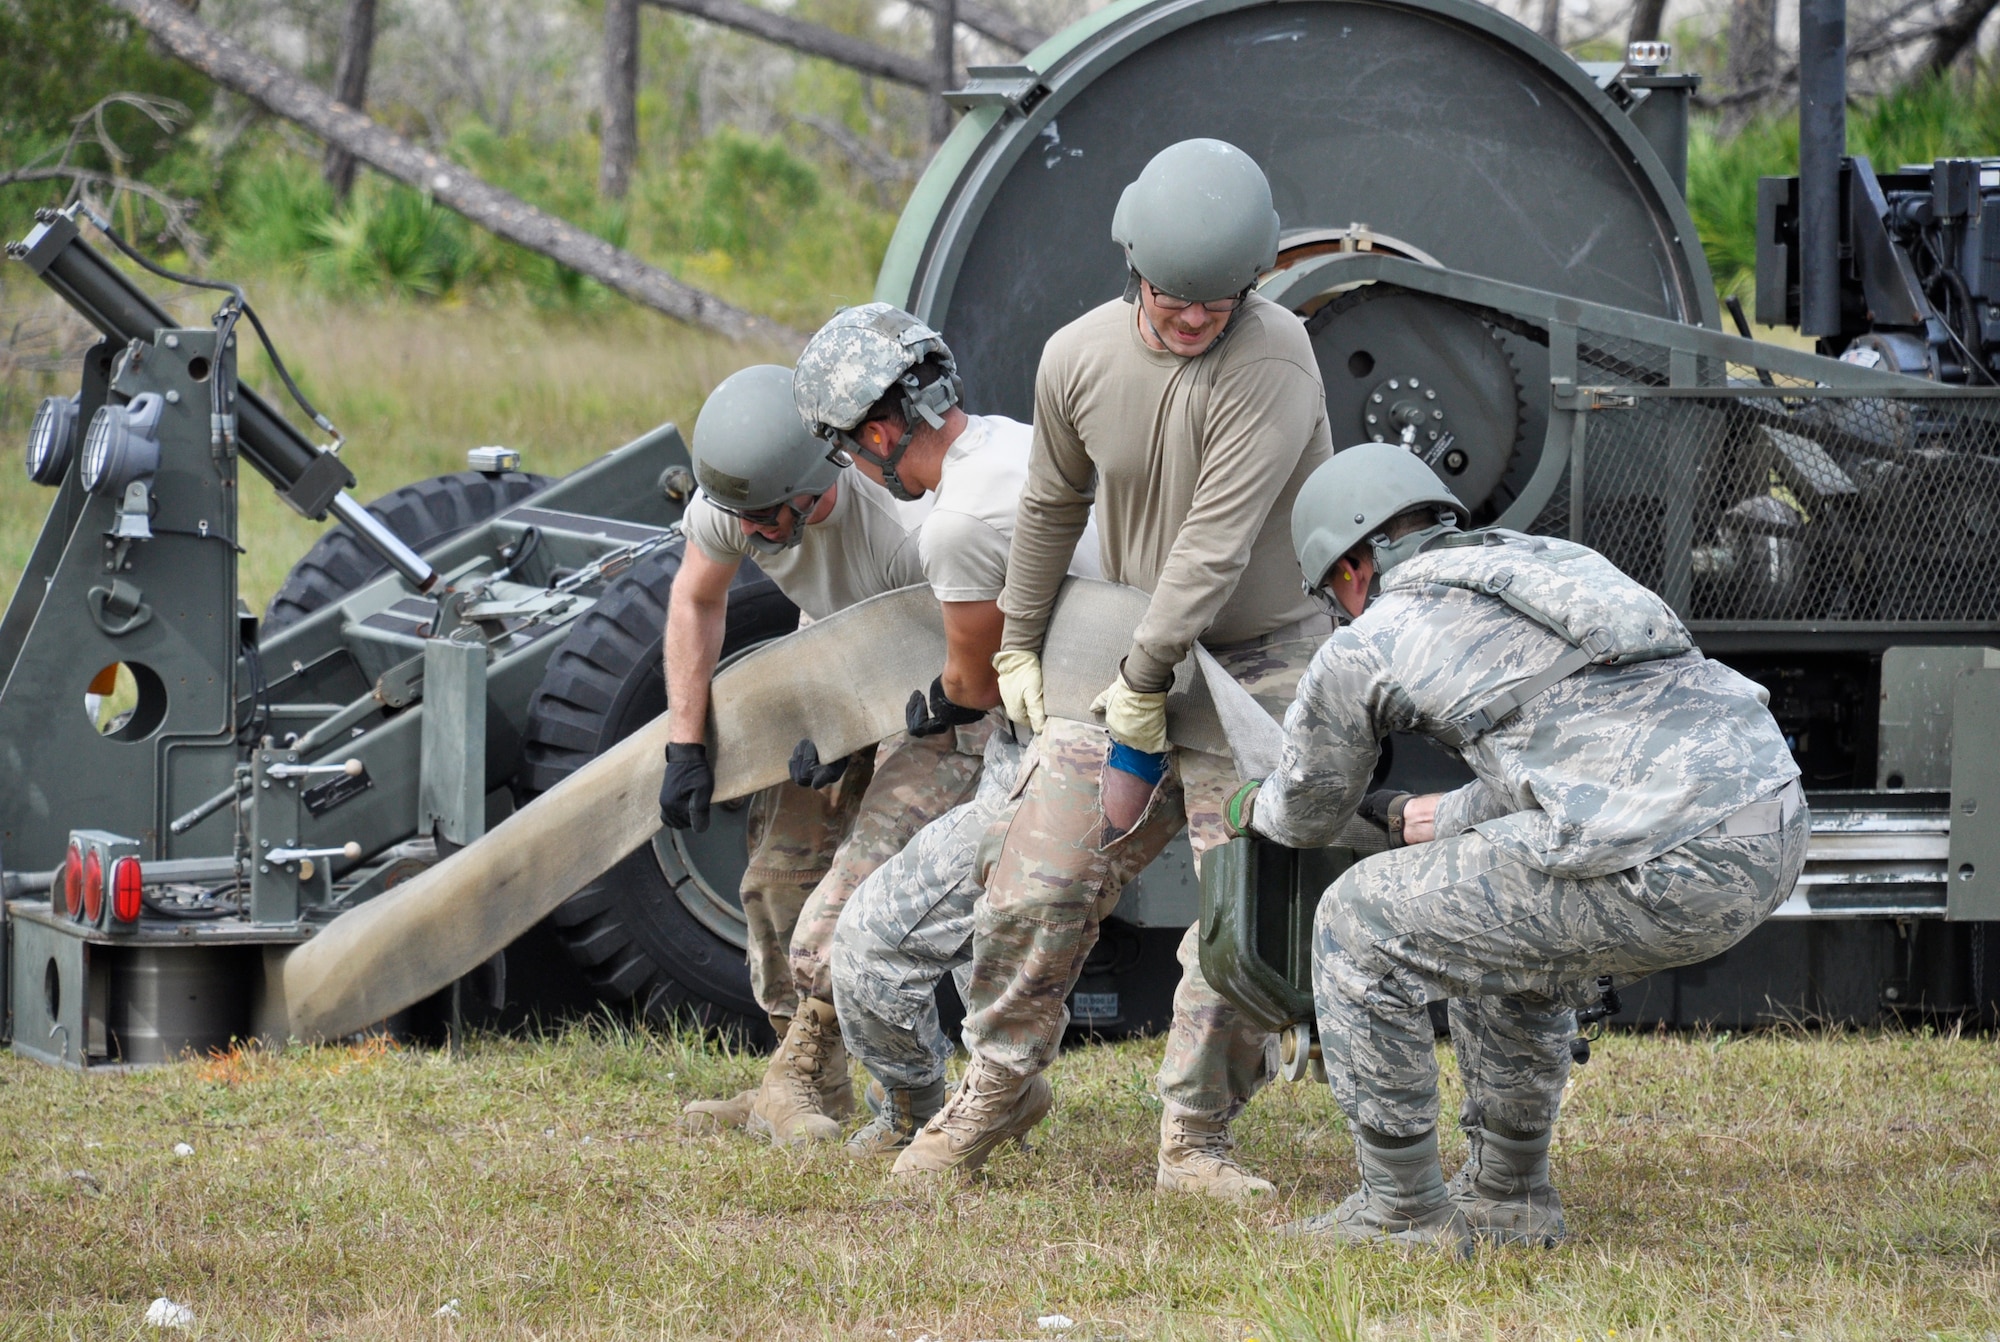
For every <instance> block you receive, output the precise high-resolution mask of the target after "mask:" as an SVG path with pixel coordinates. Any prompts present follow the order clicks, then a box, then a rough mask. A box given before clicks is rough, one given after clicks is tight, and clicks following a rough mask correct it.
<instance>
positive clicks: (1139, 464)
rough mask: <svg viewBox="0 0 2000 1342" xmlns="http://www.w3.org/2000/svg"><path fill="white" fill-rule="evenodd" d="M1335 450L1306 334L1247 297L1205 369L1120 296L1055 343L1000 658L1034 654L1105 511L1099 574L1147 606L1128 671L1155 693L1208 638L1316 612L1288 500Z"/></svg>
mask: <svg viewBox="0 0 2000 1342" xmlns="http://www.w3.org/2000/svg"><path fill="white" fill-rule="evenodd" d="M1332 455H1333V441H1332V437H1331V435H1330V434H1329V432H1328V429H1327V421H1326V392H1325V389H1324V387H1323V386H1322V385H1321V383H1320V377H1319V365H1318V363H1317V361H1316V360H1315V359H1314V358H1313V352H1312V344H1311V341H1310V339H1309V338H1308V337H1307V335H1306V330H1305V324H1304V323H1303V322H1301V321H1300V320H1299V319H1298V317H1296V316H1294V315H1293V314H1292V313H1290V312H1288V311H1286V310H1285V309H1284V308H1282V307H1279V306H1278V305H1277V304H1275V303H1272V302H1270V301H1269V300H1268V299H1265V298H1263V297H1261V296H1259V295H1256V294H1252V295H1251V296H1250V297H1249V298H1248V299H1247V300H1246V301H1245V302H1244V304H1243V306H1242V308H1240V309H1239V310H1238V312H1237V314H1236V318H1235V320H1234V321H1233V322H1231V323H1230V326H1229V329H1228V331H1227V332H1226V333H1225V334H1224V336H1223V337H1222V339H1220V340H1218V341H1217V342H1216V343H1215V344H1214V345H1212V346H1210V347H1209V349H1208V350H1207V352H1205V353H1203V354H1202V355H1200V356H1199V357H1197V358H1193V359H1187V358H1183V357H1181V356H1180V355H1177V354H1169V353H1167V352H1165V351H1162V350H1155V349H1150V348H1148V347H1147V345H1146V343H1145V342H1144V341H1143V340H1141V339H1140V337H1139V332H1138V328H1137V324H1136V319H1135V316H1134V312H1133V305H1132V304H1130V303H1127V302H1125V301H1123V300H1122V299H1114V300H1112V301H1111V302H1109V303H1105V304H1103V305H1102V306H1100V307H1097V308H1093V309H1092V310H1091V311H1089V312H1086V313H1085V314H1084V315H1083V316H1081V317H1079V318H1077V319H1076V320H1075V321H1073V322H1071V323H1070V324H1069V325H1068V326H1065V327H1063V328H1062V329H1061V330H1060V331H1057V332H1056V333H1055V334H1054V335H1053V336H1051V337H1049V342H1048V344H1047V345H1046V346H1045V347H1044V348H1043V350H1042V362H1041V367H1040V369H1039V370H1038V371H1037V372H1036V375H1035V445H1034V452H1033V455H1032V457H1031V458H1030V461H1029V466H1028V485H1027V490H1026V493H1025V494H1024V495H1023V497H1022V499H1021V506H1020V510H1019V515H1018V519H1017V521H1016V523H1015V530H1014V546H1013V551H1012V554H1011V557H1010V558H1009V560H1008V568H1007V588H1006V591H1005V593H1004V594H1003V595H1002V596H1001V598H1000V608H1001V609H1002V610H1003V611H1005V612H1006V615H1007V630H1006V634H1005V637H1004V639H1003V641H1002V646H1003V647H1007V648H1026V649H1028V650H1030V651H1035V650H1039V649H1040V647H1041V645H1042V639H1043V636H1044V635H1045V634H1046V633H1047V630H1048V620H1049V610H1050V607H1051V606H1052V605H1053V604H1054V601H1055V596H1056V589H1057V587H1058V586H1059V585H1060V584H1061V582H1062V575H1063V570H1064V568H1065V567H1066V566H1067V565H1068V563H1069V558H1070V553H1071V551H1072V549H1073V548H1074V546H1075V544H1076V540H1077V537H1078V536H1079V535H1080V534H1081V532H1082V530H1083V527H1084V524H1085V522H1086V521H1087V520H1088V518H1089V517H1090V514H1091V505H1092V503H1093V501H1094V502H1095V504H1096V512H1097V524H1098V528H1099V547H1100V551H1101V553H1102V556H1103V562H1104V576H1105V577H1107V578H1109V579H1110V580H1111V581H1113V582H1121V583H1125V584H1128V585H1129V586H1132V587H1137V588H1139V589H1140V590H1142V591H1145V592H1150V593H1152V597H1153V600H1152V602H1151V604H1150V605H1149V606H1148V607H1147V609H1146V615H1145V618H1144V619H1143V620H1141V621H1140V622H1139V628H1138V630H1137V631H1136V632H1135V633H1134V635H1133V640H1132V648H1131V651H1130V652H1129V653H1128V654H1127V657H1126V662H1125V674H1126V677H1127V679H1128V680H1129V681H1130V682H1131V683H1132V685H1133V686H1134V688H1137V689H1157V688H1159V687H1161V686H1163V685H1165V684H1166V683H1167V682H1168V680H1170V679H1171V678H1172V675H1173V669H1174V667H1175V666H1176V665H1178V664H1179V662H1180V661H1181V659H1182V658H1183V657H1185V656H1186V655H1187V652H1188V649H1189V648H1190V647H1191V646H1192V645H1193V644H1194V642H1195V641H1196V640H1197V639H1200V640H1202V641H1204V642H1207V643H1210V644H1227V643H1237V642H1241V641H1243V640H1245V639H1250V638H1255V637H1257V636H1259V635H1261V634H1267V633H1270V632H1271V631H1273V630H1275V629H1280V628H1282V627H1284V626H1285V625H1288V624H1292V623H1295V622H1296V621H1299V620H1302V619H1305V618H1306V617H1308V616H1310V615H1312V614H1314V613H1315V611H1316V607H1315V606H1314V605H1313V603H1312V601H1311V600H1310V599H1309V598H1308V597H1307V596H1306V595H1305V593H1304V592H1303V591H1302V590H1301V588H1300V585H1299V566H1298V560H1297V558H1296V556H1294V555H1293V553H1292V541H1291V517H1292V501H1293V500H1294V499H1295V498H1296V497H1297V496H1298V492H1299V486H1300V485H1301V484H1303V483H1304V482H1305V478H1306V477H1307V476H1308V475H1310V474H1311V473H1312V471H1313V469H1314V468H1315V467H1317V466H1318V465H1319V464H1320V463H1321V462H1323V461H1325V460H1326V459H1327V458H1328V457H1330V456H1332Z"/></svg>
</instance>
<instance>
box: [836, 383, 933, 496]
mask: <svg viewBox="0 0 2000 1342" xmlns="http://www.w3.org/2000/svg"><path fill="white" fill-rule="evenodd" d="M959 394H960V393H959V388H958V379H957V377H956V376H950V377H941V378H939V379H937V380H936V381H934V382H932V383H930V384H929V385H928V386H926V387H924V388H922V389H921V390H915V391H913V390H910V389H909V384H908V383H907V382H906V383H905V384H904V391H903V436H902V437H901V438H898V439H897V440H896V445H895V446H894V447H892V448H890V449H889V450H888V451H887V452H885V453H877V452H870V451H869V450H868V449H867V448H866V447H865V446H863V445H862V442H861V440H860V439H859V438H857V437H855V436H854V435H853V434H852V433H846V434H843V435H842V437H844V438H846V439H847V450H848V452H849V453H850V454H852V455H853V456H856V457H859V458H860V459H861V460H863V461H865V462H867V463H868V464H869V465H871V466H873V467H875V468H876V469H877V470H879V471H881V472H882V484H883V487H884V488H886V489H887V490H888V491H889V492H890V493H891V494H892V495H894V496H895V497H896V498H899V499H901V500H902V501H903V502H905V503H914V502H916V501H917V500H918V499H920V498H922V497H923V496H924V491H923V490H921V489H919V490H915V491H912V490H911V489H910V487H909V486H908V485H906V484H904V483H903V477H902V476H901V475H900V474H898V473H897V470H896V468H897V467H898V466H899V465H901V464H902V461H903V454H904V453H906V452H908V451H909V450H910V443H911V441H912V440H913V439H914V438H915V437H916V436H917V423H918V421H920V420H921V421H922V422H923V423H925V424H927V425H929V426H930V427H931V428H933V429H942V428H943V427H944V415H945V412H946V411H947V410H949V409H951V408H952V407H953V406H955V405H957V404H958V401H959ZM876 422H877V423H880V422H881V421H879V420H877V421H876Z"/></svg>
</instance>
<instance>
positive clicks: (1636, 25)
mask: <svg viewBox="0 0 2000 1342" xmlns="http://www.w3.org/2000/svg"><path fill="white" fill-rule="evenodd" d="M1666 17H1667V0H1639V3H1638V4H1636V5H1634V6H1633V7H1632V27H1631V28H1630V29H1629V30H1628V31H1627V32H1626V34H1625V40H1626V42H1627V43H1632V42H1657V41H1659V40H1660V28H1661V26H1662V24H1664V23H1665V21H1666Z"/></svg>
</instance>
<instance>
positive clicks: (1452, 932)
mask: <svg viewBox="0 0 2000 1342" xmlns="http://www.w3.org/2000/svg"><path fill="white" fill-rule="evenodd" d="M1464 517H1465V511H1464V509H1463V507H1462V506H1461V505H1460V504H1459V503H1458V501H1457V500H1456V499H1455V498H1454V497H1453V496H1452V494H1451V492H1450V490H1449V489H1447V488H1446V487H1445V486H1444V484H1443V483H1442V482H1441V481H1440V480H1439V479H1438V478H1437V477H1436V476H1435V475H1434V474H1432V472H1431V471H1430V469H1429V468H1428V467H1426V466H1425V465H1424V464H1423V463H1422V462H1421V461H1419V460H1417V459H1416V458H1415V457H1413V456H1411V455H1410V454H1409V453H1408V452H1407V451H1405V450H1404V449H1402V448H1401V447H1399V446H1395V445H1391V444H1364V445H1362V446H1359V447H1354V448H1349V449H1348V450H1346V451H1344V452H1341V453H1339V454H1338V455H1337V456H1335V457H1334V458H1333V460H1331V461H1329V462H1328V463H1326V464H1325V465H1323V466H1321V467H1320V468H1319V469H1318V470H1317V471H1315V472H1314V473H1313V475H1312V477H1311V478H1310V479H1309V480H1308V481H1307V482H1306V485H1305V488H1304V489H1303V490H1301V491H1300V493H1299V497H1298V501H1297V503H1296V505H1295V506H1294V508H1293V511H1292V540H1293V545H1294V548H1295V549H1296V550H1297V552H1298V557H1299V565H1300V568H1301V569H1302V570H1303V571H1304V573H1305V577H1306V585H1307V587H1308V589H1309V590H1311V591H1314V592H1316V593H1319V594H1321V595H1322V596H1323V599H1324V600H1326V602H1327V603H1328V605H1329V606H1331V607H1334V608H1335V610H1336V613H1337V616H1338V617H1340V618H1344V619H1346V620H1350V621H1351V623H1349V624H1347V625H1346V627H1344V628H1342V629H1340V630H1339V631H1338V632H1337V633H1336V634H1335V635H1334V637H1333V638H1332V639H1330V640H1329V641H1328V642H1327V643H1326V645H1325V646H1324V647H1323V648H1321V649H1320V651H1319V653H1318V655H1317V656H1315V657H1314V658H1313V660H1312V664H1311V666H1310V667H1309V668H1308V669H1307V671H1306V673H1305V677H1304V679H1303V680H1301V681H1300V683H1299V691H1298V698H1297V699H1296V701H1295V702H1294V703H1293V704H1292V707H1291V709H1290V711H1289V712H1288V713H1287V714H1286V717H1285V746H1284V752H1283V754H1282V756H1281V757H1280V762H1279V766H1278V769H1277V771H1276V772H1274V773H1273V774H1272V775H1271V776H1270V777H1269V778H1267V779H1265V780H1263V781H1262V783H1261V784H1259V783H1250V784H1246V785H1245V786H1244V787H1243V788H1242V789H1241V790H1240V791H1239V792H1237V794H1236V795H1235V796H1234V797H1232V798H1231V799H1230V803H1229V806H1228V809H1227V820H1228V823H1229V824H1230V826H1231V828H1232V829H1233V830H1235V831H1236V832H1243V831H1244V830H1246V829H1247V830H1250V831H1254V832H1255V833H1256V834H1259V835H1262V836H1264V837H1266V838H1269V839H1272V840H1275V841H1276V842H1278V843H1281V844H1285V845H1288V846H1292V847H1299V848H1307V847H1316V846H1319V845H1322V844H1327V843H1330V842H1333V840H1334V836H1335V835H1336V834H1337V833H1338V832H1339V831H1340V828H1341V826H1342V825H1344V824H1345V823H1346V822H1347V820H1348V819H1349V817H1350V816H1351V815H1353V814H1354V812H1355V810H1356V807H1357V804H1361V803H1362V802H1363V797H1362V791H1363V789H1364V788H1365V787H1366V785H1367V781H1368V778H1369V776H1370V772H1371V771H1372V770H1373V769H1374V767H1375V761H1376V753H1377V749H1378V745H1379V743H1380V742H1381V740H1382V739H1383V738H1384V737H1385V736H1387V735H1388V734H1389V733H1390V732H1393V731H1416V732H1423V733H1425V734H1426V735H1429V736H1430V737H1432V738H1433V739H1435V740H1437V741H1439V742H1441V743H1443V744H1444V745H1446V746H1447V747H1449V748H1451V749H1452V750H1454V751H1455V752H1456V753H1457V754H1458V755H1459V756H1460V757H1461V758H1462V759H1463V760H1464V762H1465V764H1466V765H1467V766H1468V767H1469V768H1470V769H1471V770H1472V773H1473V775H1474V781H1472V782H1471V783H1468V784H1466V785H1465V786H1464V787H1462V788H1460V789H1458V790H1457V791H1455V792H1449V793H1444V794H1442V795H1431V796H1422V797H1410V796H1396V797H1393V798H1390V797H1385V796H1383V794H1380V793H1378V794H1375V796H1374V797H1372V798H1370V799H1369V804H1368V806H1367V807H1366V808H1365V809H1369V810H1373V811H1375V812H1377V813H1378V814H1379V815H1380V816H1381V817H1382V818H1384V819H1386V821H1387V823H1388V828H1389V831H1390V836H1391V843H1392V845H1397V846H1393V847H1392V849H1391V850H1390V851H1388V852H1385V853H1381V854H1378V855H1377V856H1375V857H1371V858H1369V859H1367V860H1366V861H1364V862H1361V863H1359V864H1357V865H1356V866H1354V867H1352V868H1350V869H1349V870H1348V871H1347V872H1346V873H1345V874H1344V875H1343V876H1342V877H1341V878H1340V879H1339V880H1338V881H1337V882H1335V883H1334V885H1333V887H1332V888H1331V889H1330V890H1328V891H1327V893H1326V895H1325V897H1324V898H1323V899H1322V900H1321V902H1320V906H1319V913H1318V918H1317V921H1316V924H1315V930H1314V938H1315V940H1314V963H1313V996H1314V1000H1315V1003H1316V1006H1317V1010H1318V1015H1319V1028H1320V1039H1321V1042H1322V1045H1323V1047H1324V1052H1325V1057H1326V1064H1327V1072H1328V1075H1329V1078H1330V1080H1331V1082H1332V1085H1333V1091H1334V1096H1335V1098H1336V1100H1337V1101H1338V1102H1339V1104H1340V1107H1341V1108H1342V1109H1343V1110H1344V1111H1345V1112H1346V1114H1347V1117H1348V1121H1349V1124H1350V1126H1351V1127H1352V1129H1353V1133H1354V1139H1355V1150H1356V1154H1357V1156H1358V1159H1359V1163H1360V1169H1361V1190H1360V1191H1359V1192H1358V1193H1355V1194H1354V1195H1353V1196H1352V1197H1350V1198H1348V1199H1347V1200H1346V1201H1345V1202H1343V1203H1341V1204H1340V1206H1339V1207H1338V1208H1337V1209H1335V1210H1333V1211H1331V1212H1327V1213H1324V1214H1322V1215H1319V1216H1315V1217H1313V1218H1311V1219H1310V1220H1307V1221H1304V1222H1301V1223H1299V1224H1298V1225H1297V1226H1296V1227H1294V1229H1296V1230H1300V1231H1303V1232H1307V1233H1313V1234H1319V1235H1325V1236H1327V1237H1328V1238H1331V1239H1334V1240H1339V1241H1364V1240H1381V1239H1391V1240H1396V1241H1403V1242H1427V1241H1438V1242H1445V1243H1450V1244H1453V1245H1461V1244H1463V1243H1465V1242H1466V1241H1467V1239H1468V1237H1477V1238H1481V1239H1490V1240H1495V1241H1513V1242H1527V1243H1535V1244H1543V1245H1553V1244H1554V1243H1555V1242H1556V1241H1558V1240H1559V1239H1561V1238H1562V1236H1563V1234H1564V1227H1563V1217H1562V1203H1561V1200H1560V1199H1559V1198H1558V1197H1557V1195H1556V1190H1555V1189H1554V1187H1553V1186H1552V1185H1551V1184H1550V1181H1549V1162H1548V1151H1549V1138H1550V1135H1551V1133H1552V1131H1553V1129H1554V1126H1555V1121H1556V1113H1557V1109H1558V1106H1559V1103H1560V1100H1561V1097H1562V1090H1563V1084H1564V1082H1565V1080H1566V1079H1567V1077H1568V1075H1569V1068H1570V1052H1569V1042H1570V1039H1571V1037H1572V1036H1573V1035H1574V1033H1575V1017H1574V1013H1573V1011H1572V1009H1571V1005H1572V1003H1575V1002H1578V1001H1580V1000H1585V999H1586V998H1587V996H1594V994H1592V993H1589V992H1588V985H1592V984H1594V981H1595V980H1596V979H1597V977H1598V976H1599V975H1607V974H1608V975H1613V976H1616V977H1618V978H1623V979H1630V978H1636V977H1639V976H1641V975H1645V974H1650V973H1653V972H1654V971H1656V970H1660V969H1666V968H1669V967H1672V966H1675V965H1684V964H1689V963H1691V962H1693V961H1697V960H1702V959H1706V958H1707V957H1709V956H1712V955H1715V954H1717V953H1719V952H1721V951H1723V950H1725V949H1727V948H1728V947H1730V946H1731V945H1734V944H1735V943H1736V942H1737V941H1738V940H1740V939H1741V938H1742V937H1743V936H1744V935H1745V934H1746V933H1747V932H1749V931H1750V930H1751V929H1752V928H1754V927H1756V926H1757V924H1758V923H1760V922H1762V921H1763V920H1764V919H1765V918H1766V917H1767V916H1769V915H1770V913H1771V911H1772V910H1773V909H1774V908H1776V907H1777V906H1778V904H1779V903H1781V902H1782V901H1783V900H1784V899H1785V897H1786V896H1787V895H1788V894H1789V893H1790V891H1791V888H1792V885H1793V883H1794V882H1795V881H1796V880H1797V879H1798V875H1799V871H1800V868H1801V867H1802V866H1803V865H1804V862H1805V850H1806V836H1807V831H1808V827H1809V825H1808V821H1809V817H1808V815H1807V812H1806V807H1805V803H1804V796H1803V793H1802V792H1801V791H1800V788H1799V784H1798V776H1799V770H1798V767H1797V766H1796V765H1795V764H1794V763H1793V761H1792V757H1791V754H1790V752H1789V751H1788V750H1787V749H1786V746H1785V741H1784V738H1783V736H1782V735H1781V734H1780V733H1779V730H1778V726H1777V724H1776V722H1774V721H1773V720H1772V717H1771V714H1770V712H1769V711H1768V710H1767V708H1766V707H1765V703H1766V698H1767V696H1766V693H1765V691H1764V690H1763V689H1762V688H1761V687H1759V686H1757V685H1755V684H1753V683H1752V682H1750V681H1748V680H1746V679H1744V678H1743V677H1742V676H1740V675H1738V674H1737V673H1736V672H1734V671H1731V670H1730V669H1729V668H1727V667H1725V666H1722V665H1720V664H1719V663H1716V662H1713V661H1710V660H1709V659H1707V658H1706V657H1704V656H1702V654H1701V653H1700V652H1699V651H1697V650H1695V648H1694V647H1693V645H1692V643H1691V641H1690V639H1689V637H1688V633H1687V630H1686V629H1685V628H1683V627H1682V625H1681V622H1680V621H1679V620H1678V619H1677V618H1676V617H1675V616H1674V614H1673V612H1672V611H1671V610H1670V609H1668V607H1667V605H1666V603H1665V602H1663V601H1661V600H1660V598H1659V597H1657V596H1655V595H1654V594H1653V593H1652V592H1650V591H1648V590H1647V589H1646V588H1644V587H1641V586H1640V585H1639V584H1638V583H1636V582H1634V581H1632V580H1631V579H1630V578H1628V577H1626V576H1625V575H1624V574H1623V573H1621V572H1619V571H1618V570H1617V569H1616V568H1614V567H1613V566H1612V565H1611V564H1610V562H1609V561H1607V560H1605V559H1604V558H1603V557H1602V556H1601V555H1598V554H1597V553H1596V552H1594V551H1592V550H1589V549H1586V548H1585V547H1583V546H1581V545H1577V544H1574V543H1571V542H1568V541H1561V540H1553V539H1546V538H1541V537H1529V536H1523V535H1520V534H1518V533H1514V532H1507V531H1498V530H1490V531H1474V532H1462V531H1460V530H1459V524H1460V523H1461V522H1462V521H1463V520H1464ZM1439 999H1450V1016H1451V1037H1452V1044H1453V1048H1454V1049H1455V1051H1456V1052H1457V1055H1458V1065H1459V1070H1460V1072H1461V1073H1462V1075H1463V1077H1464V1081H1465V1096H1466V1098H1465V1107H1464V1113H1463V1116H1462V1123H1463V1126H1464V1128H1465V1129H1466V1132H1467V1135H1468V1138H1469V1142H1470V1147H1471V1154H1470V1157H1469V1158H1468V1160H1467V1161H1466V1164H1465V1167H1464V1168H1463V1169H1461V1170H1460V1171H1459V1173H1458V1175H1457V1176H1456V1177H1455V1178H1454V1179H1453V1180H1452V1181H1451V1182H1450V1183H1449V1184H1447V1183H1446V1182H1445V1180H1444V1177H1443V1174H1442V1172H1441V1171H1440V1169H1439V1166H1438V1144H1437V1119H1438V1098H1437V1061H1436V1057H1435V1053H1434V1046H1433V1039H1432V1031H1431V1024H1430V1017H1429V1015H1428V1013H1427V1011H1426V1004H1427V1003H1429V1002H1433V1001H1437V1000H1439Z"/></svg>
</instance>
